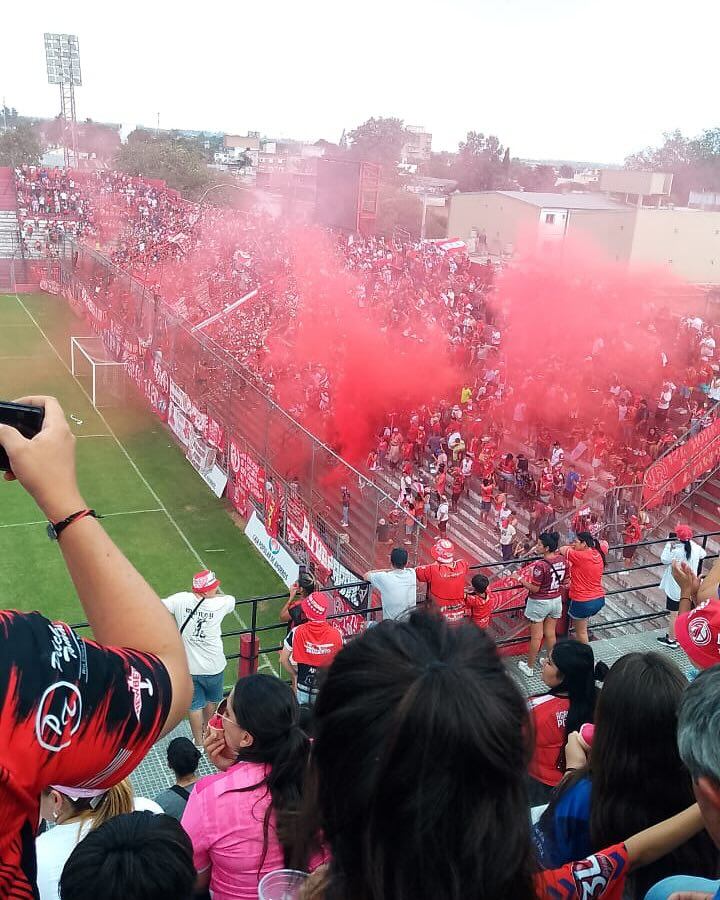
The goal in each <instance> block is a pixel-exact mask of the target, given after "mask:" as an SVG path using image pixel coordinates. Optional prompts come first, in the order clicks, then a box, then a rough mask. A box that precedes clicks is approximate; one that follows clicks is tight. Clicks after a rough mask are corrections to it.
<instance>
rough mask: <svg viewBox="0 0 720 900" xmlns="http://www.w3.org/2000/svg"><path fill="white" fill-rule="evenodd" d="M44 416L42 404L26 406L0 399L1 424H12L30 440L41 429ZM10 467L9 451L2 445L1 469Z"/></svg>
mask: <svg viewBox="0 0 720 900" xmlns="http://www.w3.org/2000/svg"><path fill="white" fill-rule="evenodd" d="M44 418H45V410H44V409H43V408H42V406H25V405H24V404H22V403H10V401H9V400H0V424H2V425H12V427H13V428H17V430H18V431H19V432H20V434H21V435H22V436H23V437H26V438H27V439H28V440H30V439H31V438H34V437H35V435H36V434H37V433H38V432H39V431H40V429H41V428H42V424H43V419H44ZM9 469H10V463H9V461H8V458H7V453H6V452H5V451H4V450H3V448H2V447H0V471H5V472H7V471H8V470H9Z"/></svg>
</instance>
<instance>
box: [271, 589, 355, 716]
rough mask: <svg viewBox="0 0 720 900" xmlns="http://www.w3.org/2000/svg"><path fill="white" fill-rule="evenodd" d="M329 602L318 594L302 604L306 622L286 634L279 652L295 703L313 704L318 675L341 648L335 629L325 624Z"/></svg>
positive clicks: (337, 630)
mask: <svg viewBox="0 0 720 900" xmlns="http://www.w3.org/2000/svg"><path fill="white" fill-rule="evenodd" d="M329 611H330V600H329V598H328V596H327V595H326V594H321V593H319V592H318V591H315V593H313V594H310V595H309V596H308V597H306V598H305V599H304V600H303V601H302V612H303V615H304V616H305V618H306V620H307V621H305V622H304V623H303V624H302V625H298V626H297V627H296V628H293V630H292V631H291V632H290V633H289V634H288V635H287V637H286V638H285V642H284V644H283V649H282V650H281V651H280V664H281V665H282V667H283V668H284V669H285V670H286V671H287V672H289V673H290V676H291V677H292V680H293V687H294V688H295V691H296V693H297V699H298V703H300V704H312V703H314V702H315V700H316V698H317V695H318V690H319V679H320V673H321V671H322V670H323V669H326V668H327V667H328V666H329V665H330V663H331V662H332V661H333V659H334V658H335V654H336V653H337V652H338V651H339V650H340V649H341V648H342V645H343V637H342V634H341V632H340V630H339V629H338V628H336V627H335V626H334V625H331V624H330V623H329V622H328V621H327V617H328V614H329Z"/></svg>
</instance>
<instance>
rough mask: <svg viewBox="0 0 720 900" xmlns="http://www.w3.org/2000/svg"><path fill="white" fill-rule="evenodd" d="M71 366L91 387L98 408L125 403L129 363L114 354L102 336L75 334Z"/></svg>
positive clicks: (95, 405)
mask: <svg viewBox="0 0 720 900" xmlns="http://www.w3.org/2000/svg"><path fill="white" fill-rule="evenodd" d="M70 367H71V369H72V373H73V375H74V376H75V377H76V378H77V379H78V380H79V381H80V383H81V384H82V385H83V387H84V388H85V389H86V390H87V392H88V394H89V395H90V397H91V399H92V405H93V406H94V407H95V408H96V409H100V408H101V407H106V406H122V405H123V404H124V403H125V400H126V391H127V376H126V374H125V366H124V365H123V363H119V362H116V361H115V360H114V359H113V358H112V357H111V356H110V354H109V353H108V352H107V350H106V349H105V345H104V344H103V342H102V338H99V337H97V336H91V337H71V338H70Z"/></svg>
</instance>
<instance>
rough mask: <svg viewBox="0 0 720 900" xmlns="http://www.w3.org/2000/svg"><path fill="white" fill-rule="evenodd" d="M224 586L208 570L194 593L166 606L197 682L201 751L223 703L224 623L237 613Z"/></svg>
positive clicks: (193, 714)
mask: <svg viewBox="0 0 720 900" xmlns="http://www.w3.org/2000/svg"><path fill="white" fill-rule="evenodd" d="M219 587H220V582H219V581H218V579H217V578H216V576H215V573H214V572H210V571H209V570H207V569H205V570H204V571H202V572H198V573H197V575H195V576H194V578H193V589H192V592H191V591H183V592H181V593H179V594H173V595H172V597H167V598H166V599H164V600H163V601H162V602H163V604H164V605H165V606H166V607H167V609H168V610H169V611H170V612H171V613H172V614H173V616H175V621H176V622H177V625H178V628H179V629H180V634H181V635H182V639H183V643H184V644H185V652H186V653H187V658H188V666H189V668H190V675H191V676H192V682H193V696H192V701H191V703H190V710H189V712H188V719H189V720H190V728H191V729H192V733H193V739H194V741H195V746H196V747H197V748H198V749H199V750H201V749H202V746H203V742H202V741H203V734H204V733H205V729H206V728H207V724H208V722H209V721H210V719H211V718H212V717H213V716H214V715H215V710H216V709H217V705H218V703H220V701H221V700H222V695H223V682H224V675H225V665H226V663H227V660H226V659H225V652H224V650H223V642H222V634H221V631H222V622H223V619H224V618H225V616H226V615H228V613H231V612H232V611H233V610H234V609H235V598H234V597H231V596H230V594H219V593H218V588H219Z"/></svg>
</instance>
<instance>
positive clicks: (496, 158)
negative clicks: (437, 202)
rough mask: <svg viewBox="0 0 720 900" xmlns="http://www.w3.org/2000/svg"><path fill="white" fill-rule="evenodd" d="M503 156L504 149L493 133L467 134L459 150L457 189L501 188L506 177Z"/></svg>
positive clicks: (490, 189) (476, 132) (493, 189)
mask: <svg viewBox="0 0 720 900" xmlns="http://www.w3.org/2000/svg"><path fill="white" fill-rule="evenodd" d="M505 155H506V151H505V148H504V147H503V145H502V144H501V143H500V141H499V139H498V138H497V137H495V135H494V134H489V135H487V136H485V135H484V134H483V133H482V132H480V131H469V132H468V134H467V138H466V139H465V140H464V141H462V142H461V144H460V147H459V150H458V161H457V169H456V177H457V180H458V183H459V184H458V186H459V188H460V190H461V191H496V190H498V189H499V188H501V187H504V186H505V185H506V184H507V177H508V176H507V171H506V166H505V165H504V160H505ZM508 159H509V154H508Z"/></svg>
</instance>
